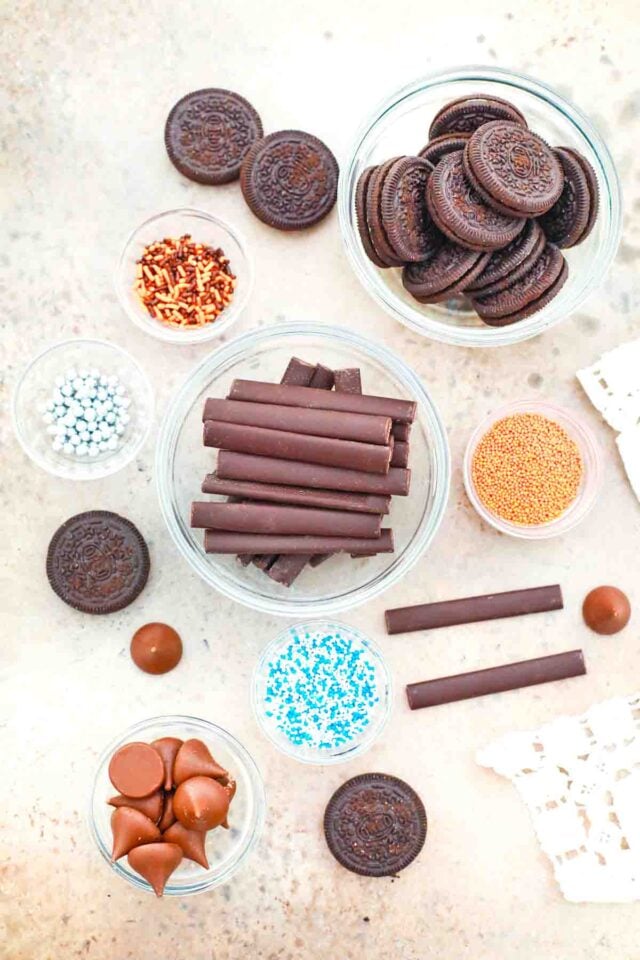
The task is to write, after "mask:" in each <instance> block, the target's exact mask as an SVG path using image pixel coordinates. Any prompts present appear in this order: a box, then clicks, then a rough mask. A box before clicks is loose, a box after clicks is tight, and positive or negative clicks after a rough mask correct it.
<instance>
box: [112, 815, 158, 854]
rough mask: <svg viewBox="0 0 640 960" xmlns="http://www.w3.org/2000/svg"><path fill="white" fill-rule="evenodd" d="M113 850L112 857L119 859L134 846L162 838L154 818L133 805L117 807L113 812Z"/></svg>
mask: <svg viewBox="0 0 640 960" xmlns="http://www.w3.org/2000/svg"><path fill="white" fill-rule="evenodd" d="M111 832H112V833H113V850H112V851H111V859H112V860H119V859H120V857H124V855H125V853H129V851H130V850H133V848H134V847H139V846H140V845H141V844H143V843H152V842H153V841H154V840H159V839H160V831H159V830H158V828H157V827H156V825H155V823H154V822H153V820H150V819H149V817H145V815H144V813H140V811H139V810H134V809H133V807H117V809H115V810H114V811H113V813H112V814H111Z"/></svg>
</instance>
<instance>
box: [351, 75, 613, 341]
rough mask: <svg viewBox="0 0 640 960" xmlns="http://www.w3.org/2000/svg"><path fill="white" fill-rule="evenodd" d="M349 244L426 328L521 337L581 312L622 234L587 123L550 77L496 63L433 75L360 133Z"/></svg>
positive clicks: (354, 259)
mask: <svg viewBox="0 0 640 960" xmlns="http://www.w3.org/2000/svg"><path fill="white" fill-rule="evenodd" d="M338 208H339V216H340V224H341V229H342V234H343V238H344V242H345V245H346V249H347V254H348V256H349V259H350V260H351V263H352V265H353V267H354V269H355V272H356V274H357V276H358V277H359V279H360V281H361V282H362V284H363V285H364V287H365V289H366V290H367V291H368V292H369V293H370V294H371V296H372V297H373V299H374V300H376V302H377V303H379V304H380V306H381V307H383V309H385V310H386V311H387V313H389V314H390V315H391V316H393V317H395V319H397V320H399V321H400V322H401V323H403V324H405V325H406V326H408V327H410V328H412V329H413V330H415V331H417V332H418V333H421V334H423V335H424V336H428V337H431V338H433V339H435V340H440V341H443V342H445V343H453V344H458V345H460V346H468V347H490V346H500V345H505V344H512V343H517V342H519V341H521V340H527V339H529V338H530V337H533V336H536V335H537V334H539V333H541V332H543V331H544V330H547V329H548V328H549V327H552V326H553V325H554V324H556V323H558V322H559V321H560V320H562V319H564V318H565V317H566V316H568V315H570V314H571V313H572V312H573V311H575V310H576V309H577V308H578V307H579V306H580V305H581V304H582V303H583V301H584V300H585V299H586V297H587V296H589V294H590V293H592V292H593V291H594V290H595V289H596V288H597V287H598V286H599V284H600V283H601V282H602V280H603V279H604V277H605V275H606V273H607V270H608V269H609V267H610V265H611V262H612V260H613V258H614V256H615V253H616V250H617V247H618V243H619V239H620V232H621V222H622V221H621V196H620V186H619V182H618V177H617V173H616V169H615V166H614V164H613V160H612V159H611V155H610V153H609V151H608V149H607V147H606V145H605V143H604V141H603V140H602V138H601V136H600V135H599V134H598V132H597V130H596V129H595V128H594V126H593V125H592V123H591V121H590V120H589V119H588V118H587V117H586V116H585V115H584V114H583V113H582V112H581V111H580V110H579V109H578V108H577V107H575V106H574V105H573V104H571V103H570V102H568V101H567V100H565V99H564V98H563V97H561V96H560V95H559V94H557V93H556V92H555V91H554V90H552V89H551V88H550V87H548V86H546V85H545V84H544V83H541V82H539V81H537V80H534V79H532V78H529V77H525V76H521V75H518V74H514V73H511V72H510V71H507V70H502V69H499V68H495V67H494V68H488V67H464V68H459V69H455V70H449V71H446V72H442V73H438V74H433V75H431V76H428V77H425V78H423V79H421V80H418V81H416V82H414V83H412V84H409V85H408V86H406V87H403V88H402V89H401V90H398V91H397V92H396V93H394V94H392V95H391V96H390V97H388V98H387V99H386V100H385V101H384V103H382V104H381V105H380V106H379V107H378V108H377V109H376V111H375V112H374V113H373V115H372V116H371V117H370V118H369V119H368V120H367V122H366V123H365V124H364V125H363V126H362V128H361V129H360V131H359V133H358V135H357V137H356V140H355V142H354V145H353V148H352V151H351V153H350V156H349V159H348V161H347V163H346V164H345V166H344V168H343V171H342V174H341V178H340V185H339V193H338Z"/></svg>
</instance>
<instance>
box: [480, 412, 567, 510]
mask: <svg viewBox="0 0 640 960" xmlns="http://www.w3.org/2000/svg"><path fill="white" fill-rule="evenodd" d="M582 473H583V464H582V457H581V456H580V451H579V450H578V446H577V444H576V443H575V442H574V441H573V440H572V439H571V437H570V436H569V435H568V433H567V432H566V431H565V430H564V429H563V427H561V426H560V424H558V423H556V422H555V421H554V420H550V419H549V418H548V417H544V416H542V414H539V413H517V414H514V415H513V416H510V417H504V419H502V420H498V421H496V423H494V424H493V426H492V427H491V428H490V429H489V430H488V431H487V433H485V435H484V436H483V437H482V439H481V440H480V442H479V443H478V445H477V447H476V450H475V453H474V455H473V460H472V464H471V475H472V479H473V484H474V487H475V489H476V493H477V495H478V497H479V499H480V500H481V501H482V503H483V504H484V506H485V507H486V509H487V510H489V511H490V512H491V513H494V514H496V515H497V516H499V517H501V518H502V519H503V520H509V521H510V522H512V523H522V524H527V525H534V524H541V523H549V522H550V521H551V520H555V519H556V518H557V517H559V516H560V515H561V514H562V513H564V511H565V510H566V509H567V508H568V507H569V506H571V504H572V503H573V501H574V500H575V499H576V496H577V495H578V490H579V488H580V481H581V480H582Z"/></svg>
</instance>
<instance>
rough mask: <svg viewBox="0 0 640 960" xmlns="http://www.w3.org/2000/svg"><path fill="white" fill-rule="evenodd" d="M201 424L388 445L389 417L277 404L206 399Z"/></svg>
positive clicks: (390, 421)
mask: <svg viewBox="0 0 640 960" xmlns="http://www.w3.org/2000/svg"><path fill="white" fill-rule="evenodd" d="M202 419H203V420H222V421H224V422H225V423H243V424H246V425H247V426H250V427H267V428H269V429H271V430H284V431H287V432H288V433H307V434H311V435H312V436H316V437H333V438H334V439H337V440H357V441H359V442H360V443H377V444H382V445H387V446H388V445H389V438H390V436H391V424H392V423H393V421H392V420H391V419H390V418H389V417H372V416H370V415H369V414H364V413H342V412H341V411H340V410H308V409H307V408H306V407H284V406H282V405H281V404H277V403H245V402H244V401H242V400H219V399H217V398H215V397H211V398H209V400H207V401H206V403H205V405H204V412H203V414H202Z"/></svg>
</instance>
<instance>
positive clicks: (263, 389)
mask: <svg viewBox="0 0 640 960" xmlns="http://www.w3.org/2000/svg"><path fill="white" fill-rule="evenodd" d="M229 400H246V401H250V402H251V403H278V404H282V405H284V406H290V407H307V408H309V409H314V410H341V411H343V412H345V413H368V414H372V415H373V416H381V417H391V419H392V420H398V421H400V423H412V422H413V420H414V419H415V415H416V403H415V402H414V401H412V400H396V399H394V398H393V397H374V396H369V395H368V394H364V393H363V394H353V393H334V392H332V391H324V390H317V389H314V388H313V387H290V386H284V385H282V384H277V383H265V382H264V381H260V380H234V381H233V383H232V384H231V390H230V391H229Z"/></svg>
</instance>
